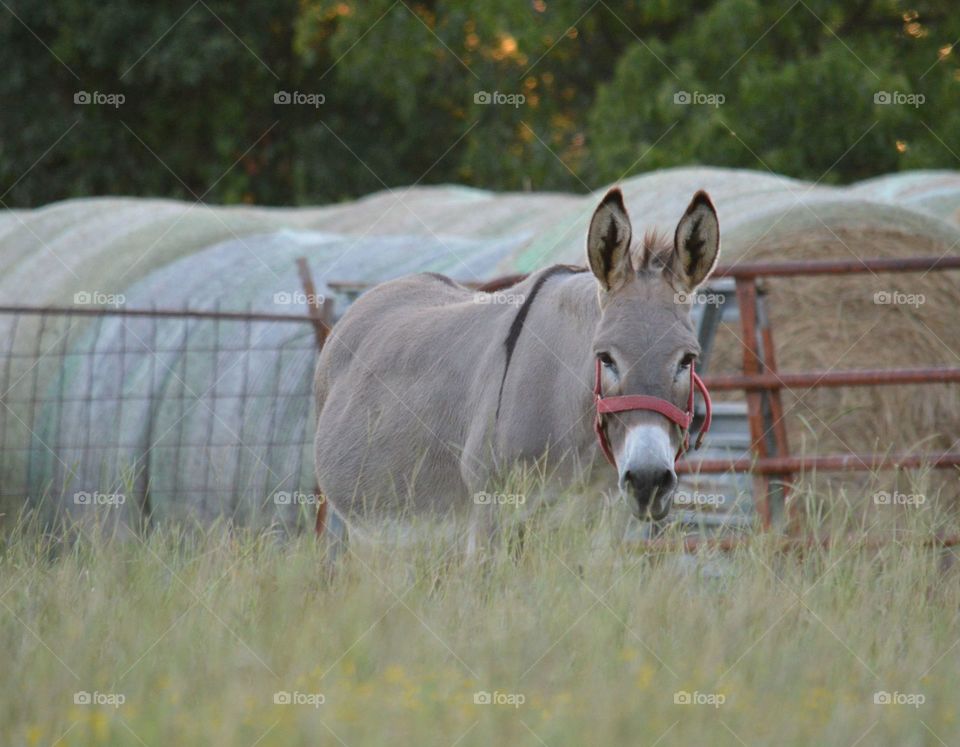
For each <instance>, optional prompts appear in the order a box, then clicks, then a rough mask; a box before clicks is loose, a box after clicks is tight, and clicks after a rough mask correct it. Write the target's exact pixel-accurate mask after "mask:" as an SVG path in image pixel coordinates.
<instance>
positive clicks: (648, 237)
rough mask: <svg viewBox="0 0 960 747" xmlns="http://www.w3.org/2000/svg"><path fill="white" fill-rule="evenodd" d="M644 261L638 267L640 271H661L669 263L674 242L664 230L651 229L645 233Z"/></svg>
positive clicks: (643, 245)
mask: <svg viewBox="0 0 960 747" xmlns="http://www.w3.org/2000/svg"><path fill="white" fill-rule="evenodd" d="M642 247H643V249H642V254H641V256H642V258H643V261H642V263H641V265H640V267H639V268H638V271H639V272H659V271H660V270H662V269H663V268H664V267H667V266H668V265H669V261H668V260H669V258H670V255H671V254H672V253H673V243H672V242H671V241H670V239H669V237H668V236H667V235H666V234H665V233H663V232H662V231H658V230H657V229H651V230H649V231H647V232H646V233H645V234H644V235H643V244H642Z"/></svg>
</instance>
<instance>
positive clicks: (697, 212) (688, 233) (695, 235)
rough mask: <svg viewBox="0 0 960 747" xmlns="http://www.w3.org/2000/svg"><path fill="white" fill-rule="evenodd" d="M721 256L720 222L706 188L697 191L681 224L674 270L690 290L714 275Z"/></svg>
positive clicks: (677, 235)
mask: <svg viewBox="0 0 960 747" xmlns="http://www.w3.org/2000/svg"><path fill="white" fill-rule="evenodd" d="M719 257H720V222H719V221H718V220H717V211H716V209H715V208H714V207H713V203H712V202H711V201H710V197H709V195H707V193H706V192H704V191H703V190H700V191H699V192H697V193H696V194H695V195H694V196H693V199H692V200H691V201H690V204H689V205H688V206H687V211H686V212H685V213H684V214H683V217H682V218H681V219H680V222H679V223H678V224H677V232H676V233H675V234H674V237H673V257H672V259H671V262H670V269H671V270H672V271H673V274H674V275H675V276H676V278H677V280H678V281H679V282H680V284H681V285H683V286H684V288H685V289H686V290H687V291H692V290H694V289H695V288H697V287H698V286H699V285H700V284H701V283H703V281H704V280H706V279H707V278H708V277H710V273H711V272H713V268H714V267H716V266H717V260H718V259H719Z"/></svg>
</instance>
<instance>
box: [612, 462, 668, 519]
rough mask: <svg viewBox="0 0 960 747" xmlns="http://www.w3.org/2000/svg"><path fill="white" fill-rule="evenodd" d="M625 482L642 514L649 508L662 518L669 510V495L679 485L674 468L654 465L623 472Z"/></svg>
mask: <svg viewBox="0 0 960 747" xmlns="http://www.w3.org/2000/svg"><path fill="white" fill-rule="evenodd" d="M623 484H624V487H625V488H627V490H628V492H629V493H630V497H631V498H632V499H633V500H634V501H636V507H637V509H638V511H639V513H640V514H644V513H646V511H647V510H648V509H649V510H650V511H651V512H655V513H656V514H658V516H655V517H654V518H662V516H660V514H665V513H666V512H667V511H668V510H669V506H670V504H669V502H668V500H667V499H668V497H669V496H670V494H671V493H672V492H673V489H674V488H675V487H676V485H677V476H676V474H675V473H674V471H673V470H672V469H666V468H660V467H653V468H643V469H632V470H627V471H626V472H624V474H623Z"/></svg>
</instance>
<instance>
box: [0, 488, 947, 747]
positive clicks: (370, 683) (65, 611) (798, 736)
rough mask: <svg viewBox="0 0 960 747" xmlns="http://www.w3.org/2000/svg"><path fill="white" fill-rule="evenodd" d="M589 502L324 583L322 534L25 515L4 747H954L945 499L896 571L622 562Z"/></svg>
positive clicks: (9, 567) (789, 561)
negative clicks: (317, 537)
mask: <svg viewBox="0 0 960 747" xmlns="http://www.w3.org/2000/svg"><path fill="white" fill-rule="evenodd" d="M578 500H579V501H580V502H581V504H580V505H578V504H577V501H578ZM582 501H583V499H582V498H581V499H575V498H571V500H570V501H567V502H566V504H565V506H566V508H565V509H564V510H562V511H561V513H560V515H559V519H558V518H557V517H556V516H554V518H553V520H551V521H538V520H534V521H533V522H532V523H531V524H530V525H529V526H528V527H527V529H526V531H525V534H524V541H523V549H522V552H519V553H518V551H517V548H516V546H515V545H512V544H510V543H502V544H500V545H498V546H496V547H495V548H494V550H493V552H492V555H490V556H489V557H487V558H486V560H485V561H484V562H478V561H477V560H475V559H473V558H470V557H466V556H465V555H464V554H463V552H461V546H460V544H459V543H455V542H451V541H450V539H449V534H448V533H442V532H439V531H434V529H435V528H432V527H428V526H423V527H420V528H419V529H418V532H417V534H416V536H417V537H418V538H419V539H418V540H417V541H416V542H410V543H407V544H405V545H403V546H400V547H398V546H396V545H395V544H387V543H378V542H376V541H374V542H369V543H354V545H352V546H351V548H350V550H349V551H348V552H346V553H345V554H343V555H341V557H340V558H339V560H338V561H337V564H336V567H335V568H333V569H332V571H331V569H330V566H329V565H328V564H327V562H326V560H325V556H324V550H323V548H322V547H320V546H318V544H317V543H316V542H315V541H314V539H313V537H312V536H301V537H295V538H289V537H287V536H285V535H284V534H282V533H280V532H271V531H263V530H258V531H253V530H243V529H240V528H237V527H234V526H230V525H228V524H226V523H218V524H215V525H213V526H209V527H206V528H198V527H191V528H183V527H169V526H160V527H155V528H153V529H152V530H151V531H148V532H144V533H141V534H133V535H127V536H126V538H125V539H123V540H120V539H113V540H111V539H109V538H108V537H105V536H104V535H103V533H102V532H98V531H96V530H95V529H93V528H92V527H91V526H90V525H74V526H69V527H63V528H61V529H59V530H57V531H55V532H52V533H51V532H47V531H44V530H43V528H42V527H41V526H40V524H39V522H38V521H37V520H36V519H35V518H32V517H31V515H30V514H24V515H23V516H21V517H20V519H19V520H18V521H17V522H15V525H14V526H12V527H8V528H7V530H6V531H5V532H4V534H3V536H2V538H0V578H2V585H0V595H2V596H0V651H2V657H3V664H2V668H0V669H2V671H3V678H2V682H0V744H2V745H51V744H57V745H82V744H107V745H140V744H143V745H149V746H151V747H153V746H154V745H156V746H159V745H172V744H184V745H187V744H196V745H240V746H241V747H249V746H252V745H255V744H257V745H308V744H309V745H313V744H318V743H319V744H342V745H348V746H349V747H353V746H354V745H370V744H411V745H438V746H439V747H450V746H451V745H454V744H457V745H481V744H484V745H485V744H526V745H544V744H545V745H548V746H549V747H556V746H559V745H584V744H595V745H613V744H629V745H636V744H641V745H643V744H647V745H652V744H663V745H667V744H680V745H693V744H710V745H743V744H747V745H761V744H777V745H810V744H823V745H842V746H843V747H850V746H851V745H854V744H895V745H909V744H939V743H940V740H942V742H943V743H946V744H957V743H960V716H958V714H960V708H958V706H960V666H958V663H960V643H958V641H960V626H958V625H957V612H958V609H960V585H958V578H957V575H956V572H955V569H954V567H953V565H952V562H951V561H952V560H953V556H952V553H951V552H950V551H949V550H944V549H942V548H939V549H938V548H931V547H928V546H924V545H923V544H922V543H920V542H918V541H915V540H917V539H918V538H920V537H923V536H928V535H929V534H930V533H931V532H933V531H937V530H949V529H952V528H953V526H952V523H951V522H952V519H949V518H948V517H946V516H943V515H940V514H939V513H938V511H937V510H936V509H935V506H936V505H937V504H936V502H935V501H928V502H926V503H924V504H923V505H922V506H919V507H912V508H904V509H902V510H898V516H899V518H900V523H901V531H900V533H899V535H898V537H899V540H898V541H897V542H895V543H893V544H889V545H886V546H883V547H881V548H879V549H868V548H866V547H865V546H863V545H860V544H857V543H855V542H853V541H843V542H837V543H835V544H832V545H830V546H829V547H819V548H816V549H809V550H807V551H806V552H804V553H802V554H801V553H782V552H779V551H778V550H777V547H776V542H774V541H773V539H772V538H765V537H758V538H756V540H755V541H753V542H752V543H751V544H750V545H749V546H746V547H743V548H740V549H738V550H736V551H735V552H732V553H728V554H726V555H719V554H715V553H711V552H706V551H704V552H701V553H700V554H698V555H695V556H682V555H680V554H677V553H668V554H656V555H654V554H650V553H645V552H643V551H642V550H641V549H638V548H636V547H631V546H629V545H624V544H623V543H620V542H617V541H616V538H617V537H618V536H619V534H620V533H621V530H622V526H623V523H622V522H623V520H624V518H623V515H622V513H621V512H620V511H619V510H617V509H615V508H595V509H594V510H591V511H582V510H580V509H581V507H582ZM807 503H808V504H810V505H814V503H815V502H814V501H812V500H809V501H807ZM834 505H843V502H842V501H838V502H835V504H834ZM491 510H497V509H495V508H493V507H491ZM833 519H834V520H835V523H837V524H838V525H841V526H845V527H846V528H847V529H851V528H855V527H857V526H858V522H859V519H858V518H856V517H854V516H853V515H850V516H845V517H841V518H838V517H837V516H834V517H833ZM841 519H842V520H841ZM817 520H818V522H820V521H822V520H823V517H818V519H817ZM884 531H886V530H884ZM83 693H89V694H90V700H92V701H94V702H93V703H91V704H85V703H83V702H77V701H82V700H84V698H85V696H84V695H83ZM487 693H489V694H490V697H489V699H490V700H491V701H493V702H491V703H489V704H486V703H483V702H477V701H484V700H486V695H485V694H487ZM884 693H889V694H890V700H892V701H894V702H893V703H891V704H883V703H878V702H876V701H878V700H879V701H882V700H884V699H885V698H886V696H885V695H884ZM287 694H289V700H291V701H293V702H291V703H289V704H287V703H284V702H277V701H284V700H285V699H287V697H288V695H287ZM688 696H689V697H688ZM687 699H689V700H690V701H693V702H691V703H689V704H685V703H684V702H683V701H684V700H687ZM120 700H122V701H123V702H122V703H120V702H119V701H120ZM321 700H322V702H320V701H321ZM920 701H922V702H920Z"/></svg>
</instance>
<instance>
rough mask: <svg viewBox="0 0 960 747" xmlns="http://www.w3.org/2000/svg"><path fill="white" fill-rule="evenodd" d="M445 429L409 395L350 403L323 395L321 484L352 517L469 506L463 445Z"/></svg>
mask: <svg viewBox="0 0 960 747" xmlns="http://www.w3.org/2000/svg"><path fill="white" fill-rule="evenodd" d="M449 431H450V428H449V424H445V423H443V422H442V421H441V420H440V419H439V418H437V416H436V413H435V412H433V413H431V411H430V410H429V409H428V408H419V407H416V403H415V402H414V403H412V404H408V403H405V402H402V401H398V400H394V401H393V402H387V401H380V402H374V403H372V404H367V405H364V406H362V407H360V408H356V407H348V406H346V405H343V404H340V403H339V402H338V401H337V400H336V399H334V400H332V401H331V400H328V403H327V406H326V407H324V410H323V412H322V413H321V415H320V419H319V422H318V430H317V440H316V454H317V475H318V480H319V482H320V488H321V490H322V491H323V493H324V495H325V496H326V497H327V498H328V499H329V500H330V501H332V502H333V504H334V505H335V506H336V507H337V509H338V510H339V511H340V512H341V513H343V514H344V515H345V516H346V518H347V519H348V520H353V521H357V520H360V519H364V518H366V519H381V518H385V517H388V516H402V515H404V514H408V513H420V514H422V513H430V514H433V515H436V514H444V513H448V512H457V511H459V510H462V509H464V508H467V507H468V506H469V505H470V504H471V501H470V499H469V496H468V495H467V490H466V487H465V485H464V483H463V480H462V478H461V475H460V461H459V455H460V454H462V453H463V448H462V444H458V443H457V439H456V438H452V437H451V436H452V434H450V433H449Z"/></svg>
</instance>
